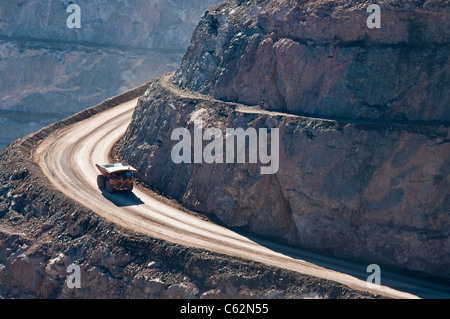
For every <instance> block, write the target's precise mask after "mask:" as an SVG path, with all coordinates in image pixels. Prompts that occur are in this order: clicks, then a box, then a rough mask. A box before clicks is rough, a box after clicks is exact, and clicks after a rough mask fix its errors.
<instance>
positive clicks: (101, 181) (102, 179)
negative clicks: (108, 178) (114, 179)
mask: <svg viewBox="0 0 450 319" xmlns="http://www.w3.org/2000/svg"><path fill="white" fill-rule="evenodd" d="M97 185H98V187H99V188H105V177H104V176H103V175H98V176H97Z"/></svg>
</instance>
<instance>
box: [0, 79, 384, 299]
mask: <svg viewBox="0 0 450 319" xmlns="http://www.w3.org/2000/svg"><path fill="white" fill-rule="evenodd" d="M149 85H150V82H149V83H146V84H143V85H142V86H140V87H138V88H136V89H133V90H131V91H128V92H125V93H124V94H121V95H119V96H117V97H114V98H111V99H109V100H107V101H104V102H103V103H101V104H99V105H97V106H95V107H92V108H89V109H87V110H85V111H83V112H80V113H78V114H76V115H74V116H72V117H70V118H68V119H65V120H63V121H61V122H58V123H55V124H52V125H51V126H49V127H46V128H44V129H42V130H40V131H39V132H37V133H34V134H31V135H29V136H27V137H26V138H23V139H20V140H17V141H16V142H14V143H12V144H11V145H10V146H9V147H7V148H6V149H5V150H4V151H3V152H1V153H0V167H1V168H2V169H1V170H0V299H2V298H16V299H17V298H30V299H41V298H42V299H53V298H60V299H77V298H80V299H86V298H87V299H98V298H121V299H123V298H138V299H143V298H163V299H175V298H186V299H190V298H194V299H195V298H241V299H242V298H332V299H335V298H347V299H348V298H380V296H379V295H373V294H370V293H368V292H363V291H356V290H354V289H351V288H349V287H346V286H344V285H341V284H338V283H335V282H332V281H328V280H325V279H320V278H314V277H310V276H304V275H302V274H299V273H295V272H292V271H287V270H283V269H279V268H275V267H270V266H265V265H262V264H260V263H255V262H249V261H244V260H241V259H237V258H231V257H227V256H224V255H220V254H215V253H212V252H207V251H204V250H200V249H195V248H186V247H183V246H180V245H177V244H171V243H169V242H166V241H162V240H158V239H155V238H151V237H149V236H145V235H142V234H138V233H135V232H133V231H131V230H128V229H125V228H122V227H120V226H118V225H115V224H113V223H111V222H109V221H107V220H105V219H103V218H101V217H99V216H97V215H96V214H95V213H94V212H92V211H90V210H89V209H87V208H85V207H84V206H83V205H82V204H80V203H78V202H76V201H74V200H72V199H70V198H68V197H66V196H65V195H64V194H62V193H61V192H59V191H56V190H54V189H53V187H52V185H51V184H50V182H49V181H48V179H47V178H45V176H43V175H42V172H41V171H40V168H39V165H38V164H37V163H34V162H33V160H32V154H33V151H34V149H35V148H36V146H37V145H39V143H40V142H41V141H42V140H43V139H45V138H46V137H47V136H49V135H50V134H52V133H53V132H55V131H56V130H58V129H61V128H64V127H66V126H68V125H71V124H74V123H77V122H79V121H82V120H83V119H86V118H89V117H90V116H93V115H95V114H98V113H100V112H102V111H104V110H107V109H110V108H113V107H115V106H117V105H119V104H121V103H123V102H127V101H129V100H132V99H134V98H137V97H139V96H141V95H142V94H143V93H144V92H145V90H146V89H147V88H148V87H149ZM72 263H75V264H76V265H79V266H80V268H81V288H80V289H70V288H68V286H67V284H66V279H67V278H68V275H69V274H68V272H67V267H68V266H69V265H71V264H72Z"/></svg>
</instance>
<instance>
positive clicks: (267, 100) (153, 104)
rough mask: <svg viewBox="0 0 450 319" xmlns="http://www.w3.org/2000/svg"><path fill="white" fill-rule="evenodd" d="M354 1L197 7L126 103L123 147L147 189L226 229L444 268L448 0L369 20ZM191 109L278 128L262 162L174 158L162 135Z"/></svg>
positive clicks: (222, 123) (429, 270) (428, 271)
mask: <svg viewBox="0 0 450 319" xmlns="http://www.w3.org/2000/svg"><path fill="white" fill-rule="evenodd" d="M368 4H369V2H366V1H294V2H293V1H227V2H223V3H221V4H219V5H217V6H215V7H213V8H212V9H210V10H208V11H207V12H206V13H205V15H204V16H203V17H202V19H201V21H200V23H199V25H198V27H197V28H196V31H195V33H194V36H193V39H192V42H191V45H190V47H189V49H188V51H187V53H186V55H185V57H184V59H183V62H182V63H181V65H180V67H179V69H178V71H177V72H176V74H175V75H174V76H173V78H172V79H171V80H168V79H167V78H164V79H162V80H161V81H159V82H156V83H155V84H154V85H153V86H152V87H151V88H150V89H149V90H148V91H147V92H146V94H145V96H144V97H143V98H142V99H141V101H140V104H139V105H138V107H137V109H136V112H135V114H134V117H133V121H132V123H131V125H130V127H129V129H128V131H127V134H126V136H125V138H124V143H123V147H122V153H123V156H124V157H125V158H126V159H127V160H129V161H130V162H131V163H132V164H133V165H135V166H136V167H137V168H138V169H139V171H140V177H141V178H142V179H143V180H144V181H145V182H146V183H148V184H149V185H150V186H151V187H152V188H155V189H158V190H161V191H162V192H163V193H164V194H167V195H170V196H173V197H174V198H176V199H178V200H179V201H180V202H181V203H183V205H186V206H187V207H189V208H191V209H193V210H196V211H199V212H202V213H206V214H211V215H214V216H216V217H218V218H219V219H220V220H221V221H222V222H223V223H225V224H226V225H229V226H231V227H238V228H240V229H245V230H248V231H250V232H252V233H255V234H259V235H264V236H270V237H272V238H278V239H280V240H284V241H286V242H288V243H290V244H292V245H295V246H298V247H302V248H307V249H312V250H317V251H322V252H324V253H327V254H330V255H333V256H339V257H342V258H347V259H352V260H358V261H361V262H364V263H367V264H372V263H377V264H379V265H381V266H382V267H384V268H393V269H397V270H402V271H411V272H414V273H415V274H420V275H426V276H431V277H438V278H445V279H446V280H448V279H449V278H450V272H449V269H450V267H449V265H450V254H449V246H448V245H449V241H448V234H449V223H448V221H449V219H448V213H449V211H450V205H449V203H450V202H449V200H450V197H449V194H448V189H449V186H450V174H449V173H450V171H449V163H450V147H449V145H450V144H449V138H450V131H449V125H448V123H449V113H448V112H449V108H448V105H449V94H448V92H449V90H448V88H449V73H448V70H449V65H450V64H449V63H448V56H449V55H448V53H449V45H448V39H449V38H450V37H449V34H448V32H449V31H448V30H450V29H449V28H448V23H449V21H450V20H448V16H449V15H448V14H449V3H448V1H443V2H442V1H441V2H438V1H425V2H424V1H421V2H420V1H389V2H382V3H380V6H381V12H382V28H381V29H369V28H368V27H367V25H366V19H367V17H368V16H369V14H368V13H367V12H366V8H367V6H368ZM171 82H172V83H173V84H175V86H174V85H173V84H172V83H171ZM199 93H204V94H206V95H201V94H199ZM221 101H228V102H221ZM248 105H257V106H256V107H255V108H251V112H250V111H248V109H247V111H245V109H246V107H247V106H248ZM275 111H277V112H280V111H282V112H284V114H280V113H276V112H275ZM299 115H307V116H299ZM199 120H201V122H202V123H203V127H204V128H205V129H206V128H219V129H221V130H222V132H225V130H226V128H243V129H247V128H256V129H258V128H278V129H279V132H280V151H279V163H280V167H279V170H278V172H277V173H276V174H273V175H261V174H260V170H259V168H260V165H255V164H218V163H213V164H206V163H202V164H195V163H192V164H183V163H182V164H175V163H174V161H173V158H172V157H171V151H172V150H173V147H174V145H175V144H176V143H177V141H174V140H173V139H172V138H171V134H172V132H174V130H176V129H177V128H187V129H189V131H190V133H191V135H192V136H193V135H194V134H195V132H194V122H195V121H199Z"/></svg>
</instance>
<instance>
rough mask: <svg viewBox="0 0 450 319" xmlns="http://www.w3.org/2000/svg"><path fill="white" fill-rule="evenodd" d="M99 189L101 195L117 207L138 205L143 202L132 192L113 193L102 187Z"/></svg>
mask: <svg viewBox="0 0 450 319" xmlns="http://www.w3.org/2000/svg"><path fill="white" fill-rule="evenodd" d="M99 189H100V191H101V192H102V195H103V197H105V198H106V199H107V200H109V201H110V202H111V203H113V204H114V205H116V206H117V207H129V206H139V205H142V204H144V202H143V201H142V200H141V199H140V198H139V197H137V196H136V195H135V194H134V193H133V192H121V191H115V192H114V193H108V192H107V191H106V190H105V189H103V188H99Z"/></svg>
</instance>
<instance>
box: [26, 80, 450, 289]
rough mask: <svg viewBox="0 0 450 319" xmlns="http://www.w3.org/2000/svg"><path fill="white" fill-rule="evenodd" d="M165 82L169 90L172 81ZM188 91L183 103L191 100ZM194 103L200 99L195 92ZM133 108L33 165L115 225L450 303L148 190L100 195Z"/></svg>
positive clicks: (415, 283) (81, 132)
mask: <svg viewBox="0 0 450 319" xmlns="http://www.w3.org/2000/svg"><path fill="white" fill-rule="evenodd" d="M162 80H163V81H162V83H163V85H164V81H167V77H166V78H163V79H162ZM166 84H167V86H170V84H169V83H168V82H166ZM167 89H171V88H170V87H168V88H167ZM183 92H184V93H183V95H184V96H183V97H191V96H190V95H189V93H188V92H185V91H183ZM175 93H176V92H175ZM192 97H193V98H202V97H201V96H200V95H197V94H195V96H194V93H193V96H192ZM136 103H137V100H132V101H129V102H127V103H124V104H121V105H119V106H117V107H114V108H112V109H110V110H107V111H104V112H102V113H100V114H97V115H95V116H92V117H90V118H88V119H86V120H84V121H81V122H78V123H75V124H73V125H70V126H68V127H65V128H63V129H60V130H57V131H55V132H54V133H52V134H51V135H50V136H48V137H47V138H46V139H45V140H43V141H42V143H41V144H40V145H39V146H38V147H37V149H36V151H35V153H34V161H36V162H37V163H38V164H39V165H40V168H41V170H42V172H43V173H44V174H45V175H46V176H47V178H48V179H49V180H50V182H51V183H52V185H53V186H54V188H55V189H57V190H60V191H61V192H63V193H64V194H65V195H67V196H68V197H70V198H72V199H74V200H76V201H78V202H80V203H81V204H83V205H85V206H86V207H88V208H89V209H91V210H93V211H94V212H96V213H97V214H98V215H100V216H102V217H104V218H106V219H108V220H110V221H112V222H115V223H117V224H119V225H122V226H125V227H127V228H130V229H133V230H134V231H136V232H141V233H144V234H147V235H150V236H154V237H157V238H161V239H164V240H168V241H171V242H175V243H179V244H182V245H185V246H193V247H198V248H203V249H207V250H210V251H214V252H218V253H222V254H227V255H231V256H235V257H239V258H243V259H247V260H253V261H257V262H262V263H265V264H268V265H273V266H277V267H282V268H286V269H289V270H294V271H297V272H300V273H303V274H307V275H312V276H317V277H321V278H325V279H329V280H333V281H336V282H339V283H342V284H345V285H348V286H350V287H352V288H355V289H360V290H365V291H371V292H374V293H376V294H380V295H384V296H388V297H393V298H416V297H436V296H437V297H443V296H444V297H449V295H450V294H449V293H448V291H444V292H443V290H442V289H443V288H442V287H440V286H437V285H434V284H430V283H427V282H423V281H419V280H415V279H411V278H406V277H403V276H398V275H394V274H390V273H388V272H384V271H382V277H381V284H382V285H381V286H375V287H372V288H369V287H368V284H367V282H366V279H367V277H368V276H369V274H368V273H366V267H367V265H365V266H362V265H355V264H352V263H348V262H343V261H340V260H335V259H331V258H328V257H323V256H319V255H315V254H311V253H306V252H303V251H300V250H297V249H293V248H289V247H284V246H281V245H277V244H274V243H270V242H266V241H262V240H259V239H254V238H251V237H248V236H244V235H241V234H238V233H236V232H234V231H231V230H229V229H227V228H224V227H221V226H218V225H216V224H214V223H212V222H209V221H205V220H203V219H199V218H197V217H195V216H194V215H192V214H189V213H186V212H183V211H181V210H178V209H176V208H174V207H173V206H171V205H168V204H167V203H164V202H161V201H159V200H157V199H155V198H154V197H152V195H151V194H150V193H149V192H147V191H145V190H143V189H139V188H135V190H134V191H133V194H108V193H106V192H105V191H102V190H100V189H99V188H98V187H97V184H96V176H97V175H98V174H99V173H98V171H97V169H96V168H95V163H107V162H108V154H109V152H110V150H111V148H112V146H113V144H114V143H115V142H116V141H117V140H118V139H119V138H120V137H121V136H122V135H123V134H124V133H125V130H126V128H127V126H128V124H129V123H130V121H131V117H132V114H133V110H134V108H135V105H136ZM391 287H395V289H394V288H391ZM444 290H445V289H444ZM445 294H447V295H445Z"/></svg>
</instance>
